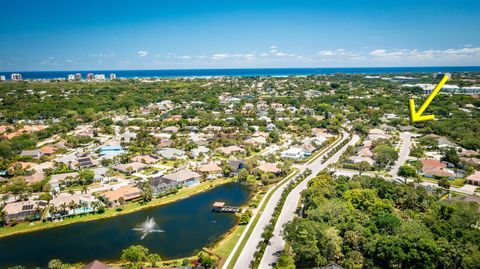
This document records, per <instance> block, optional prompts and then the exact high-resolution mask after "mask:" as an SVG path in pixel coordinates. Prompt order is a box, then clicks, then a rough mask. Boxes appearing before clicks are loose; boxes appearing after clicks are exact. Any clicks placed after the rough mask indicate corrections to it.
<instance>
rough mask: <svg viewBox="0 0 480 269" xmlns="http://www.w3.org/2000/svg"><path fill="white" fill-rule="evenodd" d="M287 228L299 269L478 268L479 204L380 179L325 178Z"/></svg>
mask: <svg viewBox="0 0 480 269" xmlns="http://www.w3.org/2000/svg"><path fill="white" fill-rule="evenodd" d="M303 201H304V204H305V211H304V212H305V213H304V216H303V217H301V218H296V219H294V220H293V221H292V222H290V223H289V224H288V225H287V226H286V229H285V237H286V240H287V243H288V244H289V245H290V246H291V249H292V252H293V255H294V259H295V264H296V266H297V267H300V268H302V267H313V266H319V265H325V264H327V263H328V262H337V263H339V264H341V265H343V266H345V267H347V268H361V267H367V268H478V267H479V264H480V263H479V262H480V250H479V246H480V230H479V229H478V224H479V221H480V214H479V207H478V204H473V203H471V204H467V203H463V202H454V201H442V200H440V198H439V196H436V195H434V194H430V193H428V192H427V191H426V190H425V189H424V188H414V187H413V186H410V185H403V184H396V183H391V182H387V181H385V180H383V179H381V178H371V177H365V176H362V177H356V178H354V179H348V178H346V177H339V178H338V179H336V180H335V179H334V178H332V177H331V176H330V175H329V174H320V175H319V176H317V177H316V178H314V179H312V180H311V181H310V183H309V187H308V189H307V190H306V191H305V192H304V193H303Z"/></svg>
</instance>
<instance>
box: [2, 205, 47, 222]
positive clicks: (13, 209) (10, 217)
mask: <svg viewBox="0 0 480 269" xmlns="http://www.w3.org/2000/svg"><path fill="white" fill-rule="evenodd" d="M46 205H47V202H46V201H30V200H29V201H21V202H13V203H9V204H6V205H5V207H4V208H3V211H4V212H5V220H6V222H7V223H11V222H12V221H22V220H25V219H26V218H35V219H36V218H39V217H40V214H39V213H40V212H39V210H41V209H43V208H45V206H46Z"/></svg>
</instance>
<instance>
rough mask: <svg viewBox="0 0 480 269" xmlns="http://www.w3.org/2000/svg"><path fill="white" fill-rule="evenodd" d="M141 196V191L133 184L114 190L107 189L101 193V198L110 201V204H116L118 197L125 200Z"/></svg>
mask: <svg viewBox="0 0 480 269" xmlns="http://www.w3.org/2000/svg"><path fill="white" fill-rule="evenodd" d="M142 196H143V193H142V191H141V190H140V189H139V188H137V187H135V186H133V185H127V186H123V187H120V188H118V189H116V190H111V191H107V192H104V193H103V194H102V197H103V199H105V200H106V201H108V202H110V203H111V204H112V205H115V204H118V203H119V201H120V198H123V200H124V201H125V202H127V201H131V200H135V199H139V198H141V197H142Z"/></svg>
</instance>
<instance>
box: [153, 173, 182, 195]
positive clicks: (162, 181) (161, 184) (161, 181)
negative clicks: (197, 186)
mask: <svg viewBox="0 0 480 269" xmlns="http://www.w3.org/2000/svg"><path fill="white" fill-rule="evenodd" d="M150 186H151V187H152V189H153V194H154V195H158V194H160V193H162V192H165V191H168V190H171V189H175V188H177V187H178V186H180V184H179V183H178V182H177V181H174V180H170V179H167V178H164V177H163V176H159V177H155V178H152V179H151V180H150Z"/></svg>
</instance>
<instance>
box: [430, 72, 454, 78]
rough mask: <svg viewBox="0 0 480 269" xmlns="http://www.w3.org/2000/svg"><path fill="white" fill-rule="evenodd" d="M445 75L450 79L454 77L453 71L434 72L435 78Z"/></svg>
mask: <svg viewBox="0 0 480 269" xmlns="http://www.w3.org/2000/svg"><path fill="white" fill-rule="evenodd" d="M443 75H445V76H447V78H448V79H452V73H442V72H438V73H433V78H435V79H441V78H443Z"/></svg>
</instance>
